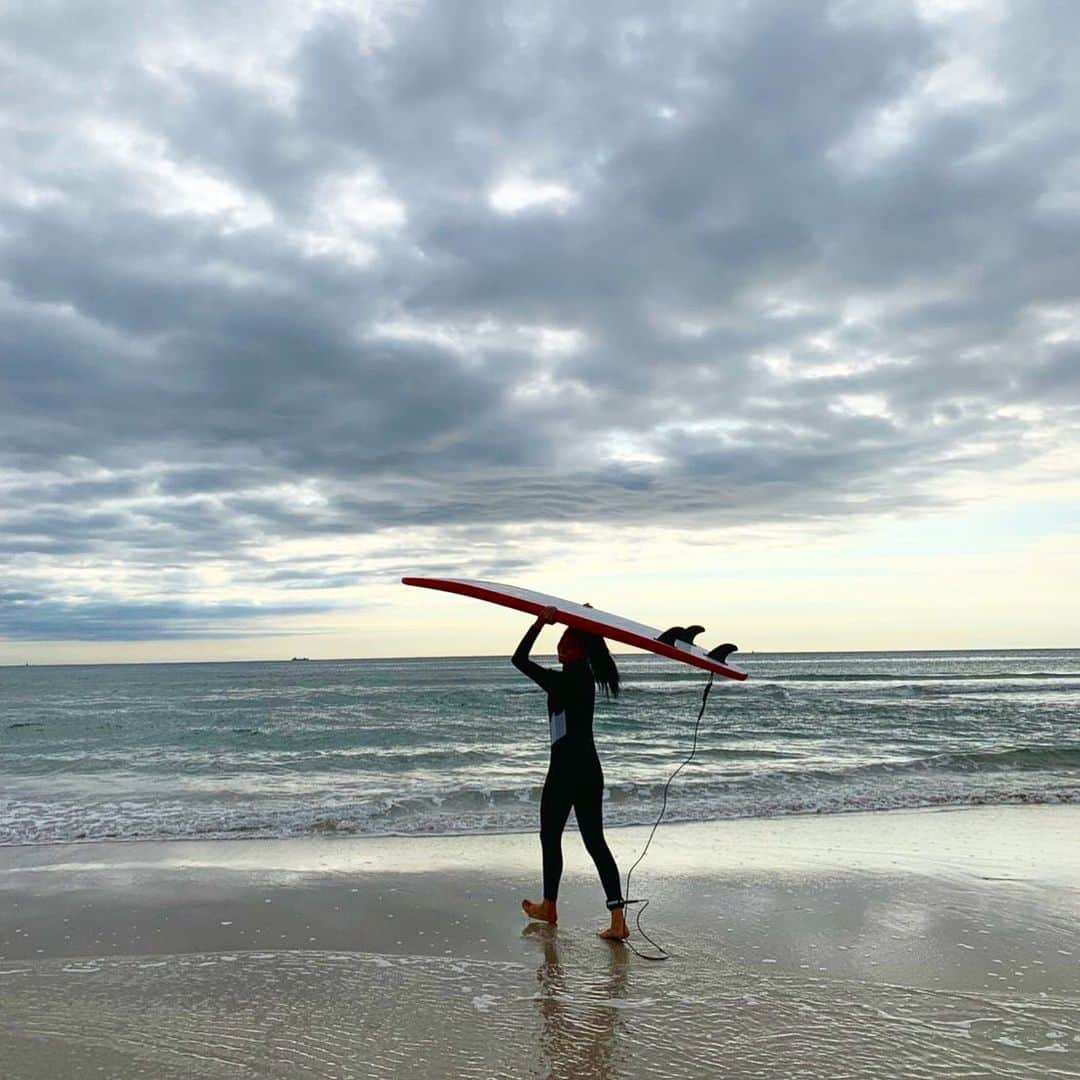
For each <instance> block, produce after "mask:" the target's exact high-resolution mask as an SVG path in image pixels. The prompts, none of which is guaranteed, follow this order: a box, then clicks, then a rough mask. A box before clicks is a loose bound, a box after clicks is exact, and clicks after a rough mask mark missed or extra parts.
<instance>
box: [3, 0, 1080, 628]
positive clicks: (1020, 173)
mask: <svg viewBox="0 0 1080 1080" xmlns="http://www.w3.org/2000/svg"><path fill="white" fill-rule="evenodd" d="M1078 24H1080V16H1078V15H1077V13H1076V12H1074V11H1073V10H1072V9H1071V8H1069V7H1068V6H1067V5H1064V6H1063V5H1055V4H1049V3H1030V4H1023V5H1013V6H1011V7H1007V8H1006V11H1005V14H1004V17H1003V18H1002V19H1001V20H1000V21H995V18H994V16H993V15H991V14H990V13H988V12H984V11H982V10H980V9H979V8H978V7H973V8H972V9H970V10H969V11H967V12H962V13H961V14H960V15H958V16H954V17H950V18H942V19H938V20H936V21H935V20H934V19H931V18H930V17H928V16H925V15H923V14H920V10H919V8H918V7H917V6H916V5H914V4H906V3H902V2H900V3H897V2H882V3H880V4H859V5H852V4H846V3H826V2H825V0H821V2H818V3H811V4H803V3H799V4H795V3H781V2H771V3H758V4H754V5H749V6H744V7H741V8H725V9H718V8H717V7H716V6H715V5H707V4H701V5H694V4H690V5H679V6H676V7H672V8H669V9H665V8H663V7H657V6H656V5H654V4H641V5H630V6H627V5H623V4H620V5H606V4H598V5H590V6H589V7H588V9H586V10H580V9H578V8H574V7H571V6H569V5H566V6H565V7H559V6H556V7H554V8H552V7H549V8H546V9H544V10H543V11H540V12H537V11H536V9H535V6H533V7H530V6H527V5H517V6H515V5H510V6H506V5H502V4H499V5H489V4H483V3H478V4H470V5H468V6H467V8H466V9H462V8H461V7H460V6H448V5H440V4H430V5H427V6H423V5H422V6H420V7H419V8H418V9H417V10H416V11H409V12H406V11H405V10H404V9H394V10H392V11H388V12H387V13H384V14H380V13H379V12H378V10H377V9H376V10H375V14H374V15H372V16H371V17H369V18H367V19H360V18H359V17H353V16H350V15H348V14H345V13H342V12H341V11H340V10H336V11H335V12H333V13H331V12H329V11H323V10H322V9H321V7H320V6H319V5H317V4H312V5H310V6H304V5H292V4H290V5H284V4H282V5H276V4H270V5H264V6H261V7H260V8H259V11H258V13H257V14H256V13H254V9H252V11H251V12H248V13H247V14H244V13H243V12H241V11H239V9H234V8H231V7H230V8H229V10H222V9H221V6H220V5H206V4H201V3H194V2H192V3H188V4H184V5H169V6H168V7H167V8H163V9H161V10H160V11H157V12H156V13H153V14H147V13H141V11H137V10H136V9H135V8H133V7H131V5H127V4H114V5H105V6H104V8H103V9H102V10H97V9H95V12H94V13H93V15H92V16H91V14H90V13H89V12H88V10H87V9H83V8H81V7H79V6H78V5H71V6H70V7H69V8H67V9H64V8H63V6H61V7H60V8H58V7H56V6H55V5H43V6H41V7H32V6H28V5H22V6H17V7H16V8H12V9H9V10H8V11H7V12H6V13H4V14H3V15H0V34H2V35H3V40H4V41H6V43H7V49H8V53H9V58H10V69H11V72H12V77H11V80H10V81H11V86H12V93H11V98H10V101H11V105H10V112H9V113H8V115H7V122H8V124H9V127H11V129H12V130H13V131H14V138H13V140H12V144H11V145H12V147H13V151H14V152H13V154H12V155H11V158H10V162H11V163H10V165H9V166H8V167H7V169H8V172H7V175H6V179H5V183H4V184H3V185H2V186H0V274H2V278H3V282H2V285H0V350H2V353H3V362H2V363H3V366H2V369H0V372H2V373H0V377H2V380H3V381H2V396H0V412H2V416H0V421H2V424H3V430H4V437H3V441H2V443H0V479H2V480H3V483H2V484H0V550H2V551H3V552H4V553H5V554H6V555H8V556H9V557H17V558H18V560H19V562H18V563H17V564H16V565H14V568H13V569H11V570H10V571H9V572H8V573H7V578H6V580H7V587H8V590H9V591H10V592H12V593H16V592H26V593H27V594H28V595H29V593H30V592H32V591H33V589H34V588H37V587H38V586H40V583H41V581H42V580H47V579H49V578H50V577H51V578H52V579H53V580H55V581H57V582H61V581H64V580H65V575H66V572H67V570H68V569H69V568H70V567H71V566H72V565H74V563H73V560H87V559H89V560H91V561H95V560H96V562H95V565H98V564H100V565H102V566H104V565H108V564H111V563H122V564H123V565H124V566H126V567H127V568H129V569H131V570H132V571H146V572H151V571H154V570H155V569H163V570H166V571H168V572H169V573H171V574H173V575H174V578H175V580H174V581H173V587H176V588H180V589H181V590H182V589H184V588H186V587H188V586H187V584H185V583H189V582H190V579H191V575H190V570H191V568H192V567H193V566H194V564H196V563H197V562H200V561H205V560H207V559H211V558H212V559H214V560H216V561H217V563H218V565H220V566H222V567H226V568H228V572H229V574H230V575H231V578H232V580H233V581H234V582H235V583H238V584H242V583H251V584H256V583H257V584H259V585H260V586H261V587H265V588H268V589H271V590H281V591H282V595H285V593H286V592H288V593H295V592H297V591H302V590H304V589H311V590H313V591H314V590H318V593H320V594H321V595H322V597H323V600H322V602H319V601H318V600H313V601H312V608H311V610H312V611H315V610H320V611H321V610H326V609H327V603H328V601H327V600H326V597H328V596H332V593H333V591H334V589H336V588H345V587H352V586H354V585H357V584H363V583H365V582H367V581H370V580H375V579H380V578H379V575H384V574H385V573H386V572H387V567H388V566H389V565H390V563H391V562H392V563H395V564H401V563H402V560H400V559H395V558H393V555H392V553H387V555H386V557H384V558H382V559H381V560H376V561H375V562H372V561H370V559H369V560H368V561H367V562H363V561H362V562H361V565H359V566H354V567H345V566H342V565H341V563H340V561H336V560H328V561H325V562H323V563H317V564H316V565H313V566H305V567H304V568H303V569H301V570H297V571H295V572H291V571H290V570H289V569H288V568H282V567H280V566H278V565H276V564H273V565H271V564H270V563H269V562H267V561H265V560H264V558H263V554H262V553H263V552H264V551H265V550H266V549H267V548H268V546H270V545H273V544H275V543H278V542H280V541H285V540H305V539H308V540H316V539H318V540H323V541H327V542H334V543H336V542H338V541H340V542H341V543H342V544H346V542H347V540H348V538H350V537H356V536H365V537H374V538H376V539H377V538H378V537H379V536H380V535H381V534H383V533H386V532H387V531H388V530H396V531H397V535H399V536H400V532H401V530H407V531H408V530H411V531H412V532H414V533H415V534H416V535H417V537H418V539H417V544H416V547H415V552H414V554H415V555H416V557H417V558H418V560H421V561H422V562H423V565H425V566H426V567H427V568H428V569H431V568H432V567H433V566H435V565H438V566H439V567H440V568H445V569H446V570H448V571H450V572H458V573H460V572H463V569H464V568H466V567H468V568H473V569H475V568H476V567H478V566H479V567H481V568H486V569H487V570H488V571H489V572H492V574H493V575H494V574H495V573H497V572H499V571H502V572H504V573H512V572H514V571H515V570H516V569H520V568H521V567H523V566H525V565H527V550H526V547H525V544H526V542H523V541H519V540H516V539H514V538H513V536H511V535H510V534H509V533H508V532H506V531H505V528H504V527H510V526H514V525H516V524H520V523H524V522H543V523H545V524H548V525H550V524H555V525H557V524H558V523H560V522H563V523H569V522H580V523H594V522H607V523H613V524H618V525H624V526H635V525H646V524H648V525H670V526H673V527H678V528H680V529H686V528H691V527H695V526H698V525H701V526H718V525H720V526H722V525H733V526H741V525H747V524H759V523H768V522H774V521H799V520H813V521H818V522H820V521H822V520H832V521H834V522H835V523H836V525H837V527H842V525H843V522H844V521H846V520H847V519H849V518H850V517H851V516H852V515H865V514H868V513H875V512H877V513H881V512H895V511H901V510H905V509H916V508H920V507H928V506H932V505H935V504H936V502H937V500H938V499H939V498H940V496H939V495H938V494H936V493H935V491H934V488H933V482H934V481H935V480H937V479H940V478H941V476H942V475H947V474H948V472H949V470H951V469H953V468H956V467H959V466H960V465H962V466H963V467H964V468H965V469H969V470H970V469H983V470H986V471H990V470H996V469H1001V468H1003V467H1005V466H1008V465H1013V464H1021V463H1023V462H1024V461H1025V460H1027V459H1029V458H1030V456H1031V455H1033V454H1036V453H1038V452H1040V450H1039V447H1041V446H1043V445H1045V440H1043V441H1039V440H1032V439H1026V438H1025V435H1028V434H1032V433H1035V432H1041V433H1043V434H1045V433H1046V432H1048V431H1060V432H1061V433H1063V434H1064V433H1066V432H1068V431H1072V432H1075V431H1076V428H1077V424H1078V416H1077V404H1078V394H1077V389H1078V388H1077V382H1076V377H1075V372H1076V370H1077V365H1076V362H1075V352H1076V346H1075V339H1076V334H1077V332H1078V331H1077V330H1076V328H1075V325H1073V324H1070V323H1069V322H1068V317H1067V316H1061V318H1064V319H1065V323H1064V328H1062V327H1061V326H1057V324H1055V325H1054V326H1053V327H1051V326H1050V324H1049V323H1048V322H1047V320H1050V321H1051V322H1052V321H1053V319H1055V318H1059V316H1058V315H1055V312H1060V311H1061V310H1066V309H1068V308H1069V307H1070V305H1075V299H1076V281H1077V280H1080V273H1078V271H1080V266H1078V265H1077V256H1076V252H1077V251H1078V250H1080V243H1078V241H1080V217H1078V215H1077V192H1076V172H1075V170H1076V161H1077V153H1078V146H1077V140H1076V135H1075V122H1074V117H1075V112H1076V108H1077V105H1078V102H1080V93H1078V86H1077V76H1076V74H1075V72H1076V71H1077V70H1080V63H1077V60H1078V59H1080V58H1078V57H1077V55H1076V53H1077V46H1076V45H1075V42H1076V41H1077V40H1080V38H1078V35H1077V33H1076V31H1077V30H1078V29H1080V25H1078ZM1073 310H1074V311H1075V308H1073ZM1072 319H1073V323H1075V314H1074V315H1073V316H1072ZM1063 335H1064V337H1063ZM1025 404H1026V405H1030V406H1033V407H1037V409H1038V410H1039V411H1038V412H1037V413H1030V414H1028V413H1023V412H1022V411H1021V412H1016V411H1015V408H1014V411H1013V412H1012V413H1010V414H1009V415H1007V416H1003V415H1001V414H999V412H998V410H999V409H1000V407H1001V406H1003V405H1010V406H1013V407H1015V406H1018V405H1025ZM301 489H302V493H301ZM462 526H473V527H475V528H477V529H479V530H481V532H482V533H483V535H486V536H487V537H488V538H489V539H490V540H491V541H492V542H493V544H494V546H495V547H498V548H499V549H500V553H499V554H494V553H492V552H490V551H488V552H483V553H481V554H480V555H476V556H474V555H473V554H471V553H470V549H469V547H468V545H465V544H458V543H457V542H456V541H454V542H450V541H445V542H443V541H440V540H439V539H437V538H438V537H439V536H440V535H446V536H450V535H451V534H452V533H453V531H454V530H458V529H460V528H461V527H462ZM422 530H423V532H421V531H422ZM484 530H486V533H484V532H483V531H484ZM500 530H501V531H500ZM423 537H426V539H424V538H423ZM515 545H517V546H515ZM448 551H449V552H450V554H449V555H448V554H447V552H448ZM28 575H29V576H28ZM371 575H375V577H374V578H372V576H371ZM35 583H36V584H35ZM81 587H82V588H84V589H86V590H89V592H88V593H87V595H85V596H83V597H82V599H81V600H79V601H78V602H75V601H72V602H64V603H60V604H56V603H49V604H46V602H45V601H40V602H34V603H29V602H27V601H25V600H24V601H20V602H18V603H16V602H15V601H13V600H8V601H0V609H2V611H3V614H2V615H0V635H6V636H11V637H23V638H27V637H34V638H36V637H40V636H41V635H42V634H43V633H44V632H45V631H48V633H49V634H55V635H57V636H59V637H72V636H78V635H79V634H86V635H88V636H90V637H95V636H98V635H99V634H100V633H101V632H102V628H103V627H105V626H106V625H107V624H108V621H109V620H110V619H114V620H116V625H117V626H119V627H127V628H128V631H129V636H130V637H137V636H139V634H147V635H150V636H160V635H162V634H167V633H171V632H172V631H170V630H169V628H170V627H173V626H175V627H177V628H180V629H177V630H176V631H175V632H176V633H177V634H181V633H182V634H187V633H189V631H190V632H195V631H194V630H191V628H192V627H196V626H199V625H204V624H205V625H209V624H210V623H214V622H217V621H220V620H221V619H226V620H232V621H233V622H234V623H235V624H236V625H237V626H239V625H240V624H241V623H242V622H243V620H244V618H246V617H247V616H248V615H251V616H252V617H254V613H251V612H248V613H246V614H245V612H244V611H243V610H241V609H239V608H236V609H229V610H230V614H228V615H223V614H222V610H223V609H221V610H219V609H215V610H214V611H210V610H209V609H202V608H197V607H192V608H190V609H189V608H185V607H184V604H185V603H187V601H184V600H180V601H177V602H176V603H175V604H173V603H171V602H170V603H165V602H162V605H161V606H158V607H154V606H153V605H150V606H147V604H148V602H146V601H138V602H134V601H133V602H130V603H128V602H125V601H123V600H122V598H121V597H120V595H119V593H114V592H113V591H112V586H111V584H110V582H109V581H107V580H102V581H101V582H100V584H99V585H98V586H97V587H96V591H95V589H92V588H91V587H90V586H87V585H85V584H84V585H83V586H81ZM329 602H332V601H329ZM191 603H192V604H195V603H196V602H195V601H191ZM88 605H89V606H88ZM289 610H290V611H296V610H297V609H296V608H295V607H293V606H289ZM125 613H126V614H125ZM200 620H202V622H200ZM64 627H67V630H66V631H65V629H64Z"/></svg>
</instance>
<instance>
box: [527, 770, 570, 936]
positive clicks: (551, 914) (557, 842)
mask: <svg viewBox="0 0 1080 1080" xmlns="http://www.w3.org/2000/svg"><path fill="white" fill-rule="evenodd" d="M572 801H573V800H572V789H571V786H570V784H569V783H567V778H566V777H564V776H560V775H559V774H558V773H557V772H555V771H553V770H551V769H549V770H548V774H547V779H546V780H544V791H543V794H542V795H541V796H540V847H541V851H542V853H543V859H544V899H543V900H542V901H541V902H540V903H539V904H535V903H533V902H532V901H531V900H522V901H521V910H522V911H524V912H525V914H526V915H528V916H529V918H531V919H540V920H542V921H544V922H549V923H554V922H556V921H557V920H558V914H557V912H556V909H555V901H556V900H557V899H558V897H559V881H560V880H561V879H562V870H563V858H562V834H563V829H565V828H566V819H567V818H568V817H569V816H570V807H571V805H572Z"/></svg>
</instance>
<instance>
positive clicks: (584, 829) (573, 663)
mask: <svg viewBox="0 0 1080 1080" xmlns="http://www.w3.org/2000/svg"><path fill="white" fill-rule="evenodd" d="M555 615H556V611H555V608H553V607H551V608H545V609H544V610H543V611H542V612H541V613H540V614H539V616H537V619H536V622H535V623H533V625H532V626H530V627H529V629H528V630H527V631H526V632H525V636H524V637H523V638H522V639H521V644H519V645H518V647H517V651H516V652H515V653H514V657H513V663H514V667H516V668H517V669H518V671H520V672H522V673H523V674H525V675H528V676H529V678H530V679H532V680H533V682H535V683H537V684H538V685H539V686H540V687H541V688H543V689H544V690H545V691H546V692H547V696H548V699H547V708H548V728H549V732H550V735H551V761H550V764H549V765H548V773H547V778H546V779H545V780H544V793H543V795H542V796H541V797H540V844H541V848H542V850H543V856H544V898H543V900H542V901H541V902H540V903H539V904H536V903H533V902H532V901H531V900H522V902H521V909H522V910H523V911H524V912H525V914H526V915H528V916H529V918H531V919H539V920H541V921H543V922H548V923H555V922H557V921H558V915H557V913H556V910H555V901H556V900H557V899H558V895H559V879H560V878H561V877H562V869H563V860H562V834H563V829H564V828H565V826H566V819H567V818H568V817H569V816H570V808H571V807H573V810H574V814H575V815H576V816H577V823H578V828H579V829H580V830H581V839H582V840H583V841H584V842H585V849H586V850H587V851H588V853H589V854H590V855H591V856H592V858H593V862H595V863H596V869H597V870H598V871H599V872H600V881H601V883H602V884H603V886H604V892H605V893H607V907H608V911H610V912H611V925H610V926H609V927H608V928H607V929H606V930H602V931H600V937H602V938H606V939H607V940H609V941H625V940H626V939H627V938H628V937H629V936H630V931H629V930H628V929H627V927H626V919H625V917H624V907H625V903H624V901H623V895H622V885H621V884H620V881H619V868H618V867H617V866H616V865H615V859H614V858H613V857H612V855H611V851H610V850H609V849H608V846H607V843H606V842H605V840H604V823H603V810H602V809H601V804H602V801H603V798H604V774H603V772H602V771H601V769H600V759H599V757H597V754H596V745H595V744H594V743H593V733H592V724H593V705H594V703H595V699H596V687H595V685H594V682H595V683H596V684H598V685H600V686H601V687H602V688H603V690H604V693H605V694H610V695H611V696H613V697H614V696H617V695H618V693H619V671H618V669H617V668H616V667H615V661H614V660H612V658H611V653H609V652H608V649H607V645H606V644H605V643H604V639H603V638H602V637H597V636H595V635H594V634H586V633H583V632H582V631H579V630H572V629H568V630H567V631H566V633H564V634H563V636H562V637H561V638H560V639H559V662H560V663H561V664H562V666H563V669H562V671H554V670H552V669H551V668H545V667H541V666H540V665H539V664H537V663H534V662H533V661H532V660H530V659H529V652H530V650H531V649H532V647H533V644H534V643H535V642H536V639H537V637H538V636H539V635H540V631H541V630H542V629H543V628H544V627H545V626H548V625H550V624H551V623H553V622H555Z"/></svg>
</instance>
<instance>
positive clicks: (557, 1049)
mask: <svg viewBox="0 0 1080 1080" xmlns="http://www.w3.org/2000/svg"><path fill="white" fill-rule="evenodd" d="M524 933H525V934H526V935H527V936H529V937H531V938H532V939H533V940H534V941H535V942H536V943H537V944H538V945H539V947H540V949H541V950H542V953H543V959H542V961H541V963H540V966H539V967H538V968H537V970H536V981H537V983H538V984H539V986H538V990H537V994H536V1002H537V1007H538V1010H539V1014H540V1018H541V1030H540V1052H541V1059H542V1063H543V1064H542V1069H541V1075H543V1076H544V1077H547V1078H550V1080H562V1078H564V1077H566V1078H574V1080H584V1078H596V1080H612V1078H615V1077H619V1076H624V1075H626V1069H625V1068H624V1066H625V1064H626V1055H625V1050H624V1047H623V1040H622V1038H621V1036H622V1035H623V1033H624V1030H625V1027H626V1018H625V1014H624V1003H625V1001H626V998H627V992H628V980H629V972H630V964H629V958H630V954H629V951H628V950H627V949H625V948H623V947H621V946H610V947H608V948H607V951H608V954H609V955H608V958H607V960H606V961H605V964H604V967H603V968H601V969H599V970H597V969H596V967H595V966H594V965H595V960H596V954H595V953H592V952H590V954H589V955H588V957H581V956H575V957H574V963H573V964H570V963H569V962H568V960H567V956H568V955H574V954H575V953H576V952H577V950H572V949H567V948H566V947H564V946H560V944H559V940H558V932H557V931H556V929H555V928H554V927H550V926H544V925H542V924H540V923H533V924H531V925H530V926H528V927H526V928H525V931H524ZM579 959H580V960H581V962H580V963H579V962H578V960H579ZM590 968H591V970H589V969H590Z"/></svg>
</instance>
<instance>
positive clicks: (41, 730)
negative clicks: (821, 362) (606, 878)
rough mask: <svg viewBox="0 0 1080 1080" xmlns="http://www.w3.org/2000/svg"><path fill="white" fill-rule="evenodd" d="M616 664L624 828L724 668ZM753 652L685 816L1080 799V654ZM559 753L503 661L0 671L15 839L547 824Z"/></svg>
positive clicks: (721, 710) (610, 766)
mask: <svg viewBox="0 0 1080 1080" xmlns="http://www.w3.org/2000/svg"><path fill="white" fill-rule="evenodd" d="M540 659H541V661H542V662H545V663H549V664H551V665H553V666H554V664H555V661H554V658H548V659H547V660H544V659H543V658H540ZM617 660H618V663H619V666H620V670H621V673H622V678H623V693H622V694H621V695H620V697H619V698H618V700H613V701H605V700H604V699H603V698H602V697H601V698H600V700H599V701H598V707H597V715H596V723H595V734H596V741H597V745H598V747H599V750H600V756H601V760H602V762H603V765H604V772H605V776H606V780H607V791H606V795H605V798H606V803H605V820H606V822H607V823H608V824H609V825H613V826H614V825H629V824H646V823H651V822H652V821H653V820H654V819H655V817H656V814H657V813H658V811H659V808H660V801H661V796H662V792H663V788H664V784H665V781H666V780H667V778H668V776H669V775H670V774H671V772H672V771H673V770H674V769H675V768H676V767H677V766H678V764H679V763H680V762H681V761H682V760H683V759H684V758H685V757H686V755H687V754H688V753H689V751H690V748H691V742H692V738H693V733H694V721H695V719H696V717H697V713H698V709H699V706H700V702H701V694H702V690H703V687H704V685H705V681H706V679H707V676H706V675H705V674H704V673H701V672H697V671H695V670H694V669H691V668H682V667H680V666H677V665H674V664H672V663H671V662H670V661H667V660H663V659H661V658H658V657H652V656H647V655H620V656H618V657H617ZM733 660H734V661H735V662H736V663H738V664H739V665H740V666H742V667H743V668H744V669H745V670H747V671H748V672H749V673H750V679H749V680H748V681H747V682H745V683H741V684H739V683H730V682H727V681H726V680H718V681H717V682H716V684H714V687H713V691H712V694H711V696H710V698H709V701H708V706H707V709H706V712H705V715H704V718H703V720H702V722H701V726H700V731H699V734H698V746H697V753H696V756H695V758H694V760H693V761H692V762H691V763H690V764H689V765H688V766H687V767H686V768H685V769H684V770H683V771H682V772H681V773H680V775H679V776H678V778H677V779H676V780H675V782H674V784H673V785H672V787H671V791H670V797H669V800H668V807H667V814H666V817H665V821H669V822H673V821H709V820H715V819H720V818H734V817H768V816H777V815H790V814H835V813H844V812H850V811H874V810H890V809H897V808H904V807H935V806H938V807H940V806H967V805H988V804H1006V803H1063V802H1069V803H1080V719H1078V718H1080V651H1078V650H1024V651H985V652H982V651H980V652H917V653H916V652H905V653H824V654H807V653H800V654H794V653H789V654H779V653H775V654H767V653H755V654H750V655H738V656H736V657H734V658H733ZM547 757H548V743H547V723H546V715H545V707H544V697H543V694H542V693H541V691H540V690H539V689H537V688H536V687H535V686H534V685H533V684H532V683H531V682H529V681H528V680H526V679H525V678H524V677H522V676H521V675H520V674H518V672H517V671H516V670H515V669H514V668H513V667H512V666H511V664H510V661H509V658H508V657H505V656H500V657H476V658H450V659H402V660H355V661H346V660H342V661H325V662H322V661H294V662H281V663H222V664H213V663H206V664H145V665H93V666H90V665H87V666H63V667H9V668H3V669H0V844H4V845H11V844H27V843H64V842H71V841H93V840H105V839H130V840H136V839H161V838H242V837H276V836H303V835H312V836H317V835H328V834H329V835H333V834H339V835H349V834H358V835H364V834H368V835H372V834H379V835H387V834H401V835H414V834H446V833H450V834H452V833H485V832H514V831H532V830H534V829H535V828H536V827H537V815H538V804H539V798H540V787H541V785H542V783H543V779H544V771H545V767H546V763H547Z"/></svg>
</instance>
